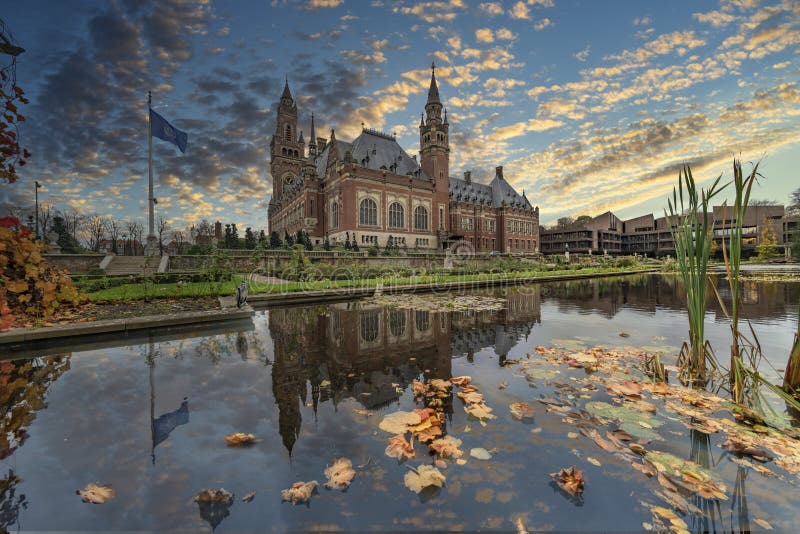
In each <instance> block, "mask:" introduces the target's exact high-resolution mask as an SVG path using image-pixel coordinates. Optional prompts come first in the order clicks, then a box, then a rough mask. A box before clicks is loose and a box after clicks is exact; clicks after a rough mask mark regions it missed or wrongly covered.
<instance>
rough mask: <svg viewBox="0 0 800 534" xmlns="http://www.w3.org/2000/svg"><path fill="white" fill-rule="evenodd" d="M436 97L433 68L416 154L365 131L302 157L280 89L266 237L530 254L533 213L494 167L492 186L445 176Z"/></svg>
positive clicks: (293, 114)
mask: <svg viewBox="0 0 800 534" xmlns="http://www.w3.org/2000/svg"><path fill="white" fill-rule="evenodd" d="M443 110H444V108H443V105H442V102H441V100H440V98H439V88H438V86H437V84H436V75H435V71H434V67H433V66H432V67H431V84H430V88H429V90H428V100H427V103H426V104H425V114H424V115H423V116H422V118H421V120H420V124H419V136H420V148H421V149H420V153H419V160H418V159H417V156H416V155H415V156H409V155H408V153H406V151H405V150H403V148H402V147H401V146H400V145H399V144H398V143H397V140H396V139H395V137H394V136H393V135H387V134H385V133H382V132H378V131H376V130H372V129H368V128H367V129H362V132H361V135H359V136H358V137H356V138H355V139H354V140H353V141H344V140H339V139H337V138H336V134H335V131H334V130H331V134H330V138H329V139H325V138H324V137H316V132H315V129H314V117H313V115H312V117H311V136H310V138H309V141H308V151H306V142H305V140H304V138H303V134H302V132H298V128H297V105H296V104H295V102H294V99H293V98H292V94H291V92H290V90H289V84H288V82H287V83H286V85H285V87H284V89H283V94H282V95H281V100H280V104H279V105H278V114H277V125H276V131H275V135H274V136H273V137H272V141H271V143H270V156H271V159H270V163H271V172H272V178H273V193H272V199H271V200H270V204H269V210H268V212H269V226H270V231H276V232H278V234H279V235H280V236H281V237H283V235H284V234H286V233H289V234H294V233H296V232H297V231H298V230H304V231H305V232H307V233H308V234H309V236H311V240H312V242H313V243H315V244H321V243H322V242H324V240H325V238H326V237H327V238H328V239H329V240H330V242H331V244H333V245H336V244H341V243H344V242H345V240H346V239H347V238H348V237H349V239H350V240H351V242H353V241H355V242H356V243H358V244H359V246H372V245H376V246H380V247H385V246H386V245H387V243H389V241H390V240H391V242H392V243H393V244H397V245H399V246H400V247H401V248H403V247H405V248H419V249H442V248H446V247H447V246H449V245H450V244H452V243H454V242H458V241H461V240H464V241H467V242H469V243H471V244H472V246H473V247H474V248H475V249H476V250H478V251H491V250H497V251H504V252H526V253H534V252H537V251H538V248H539V208H538V207H535V208H534V207H533V206H532V205H531V203H530V202H529V201H528V199H527V198H526V197H525V194H524V193H523V194H522V195H520V194H518V193H517V192H516V191H515V190H514V188H513V187H512V186H511V184H509V183H508V182H507V181H506V179H505V178H504V176H503V167H497V168H496V170H495V177H494V179H493V180H492V181H491V183H490V184H488V185H486V184H479V183H476V182H473V181H472V179H471V174H470V173H469V172H465V173H464V177H463V179H462V178H455V177H452V176H450V124H449V123H448V121H447V110H444V114H442V111H443Z"/></svg>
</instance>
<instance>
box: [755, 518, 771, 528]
mask: <svg viewBox="0 0 800 534" xmlns="http://www.w3.org/2000/svg"><path fill="white" fill-rule="evenodd" d="M753 523H755V524H757V525H758V526H760V527H761V528H763V529H764V530H772V525H770V524H769V523H767V522H766V521H765V520H763V519H759V518H754V519H753Z"/></svg>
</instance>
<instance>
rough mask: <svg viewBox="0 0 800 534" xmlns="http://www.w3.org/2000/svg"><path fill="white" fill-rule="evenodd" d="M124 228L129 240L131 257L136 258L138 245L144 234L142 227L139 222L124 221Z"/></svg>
mask: <svg viewBox="0 0 800 534" xmlns="http://www.w3.org/2000/svg"><path fill="white" fill-rule="evenodd" d="M125 228H126V229H127V231H128V236H129V237H130V239H131V255H132V256H136V255H138V253H139V251H138V248H139V247H138V244H141V238H142V234H143V232H144V227H143V226H142V224H141V223H140V222H139V221H136V220H128V221H125ZM137 242H138V244H137Z"/></svg>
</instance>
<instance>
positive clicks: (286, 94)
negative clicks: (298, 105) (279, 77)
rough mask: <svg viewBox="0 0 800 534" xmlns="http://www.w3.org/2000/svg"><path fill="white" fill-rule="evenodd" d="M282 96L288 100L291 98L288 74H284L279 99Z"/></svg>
mask: <svg viewBox="0 0 800 534" xmlns="http://www.w3.org/2000/svg"><path fill="white" fill-rule="evenodd" d="M284 98H288V99H289V100H293V98H292V92H291V91H289V75H288V74H287V75H286V84H285V85H284V86H283V94H282V95H281V100H283V99H284Z"/></svg>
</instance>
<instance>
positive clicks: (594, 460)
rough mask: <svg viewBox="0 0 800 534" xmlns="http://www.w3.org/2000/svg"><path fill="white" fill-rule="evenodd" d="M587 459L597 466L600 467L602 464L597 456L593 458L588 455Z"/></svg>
mask: <svg viewBox="0 0 800 534" xmlns="http://www.w3.org/2000/svg"><path fill="white" fill-rule="evenodd" d="M586 461H587V462H589V463H590V464H592V465H596V466H597V467H600V465H601V464H600V461H599V460H598V459H597V458H592V457H591V456H587V457H586Z"/></svg>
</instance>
